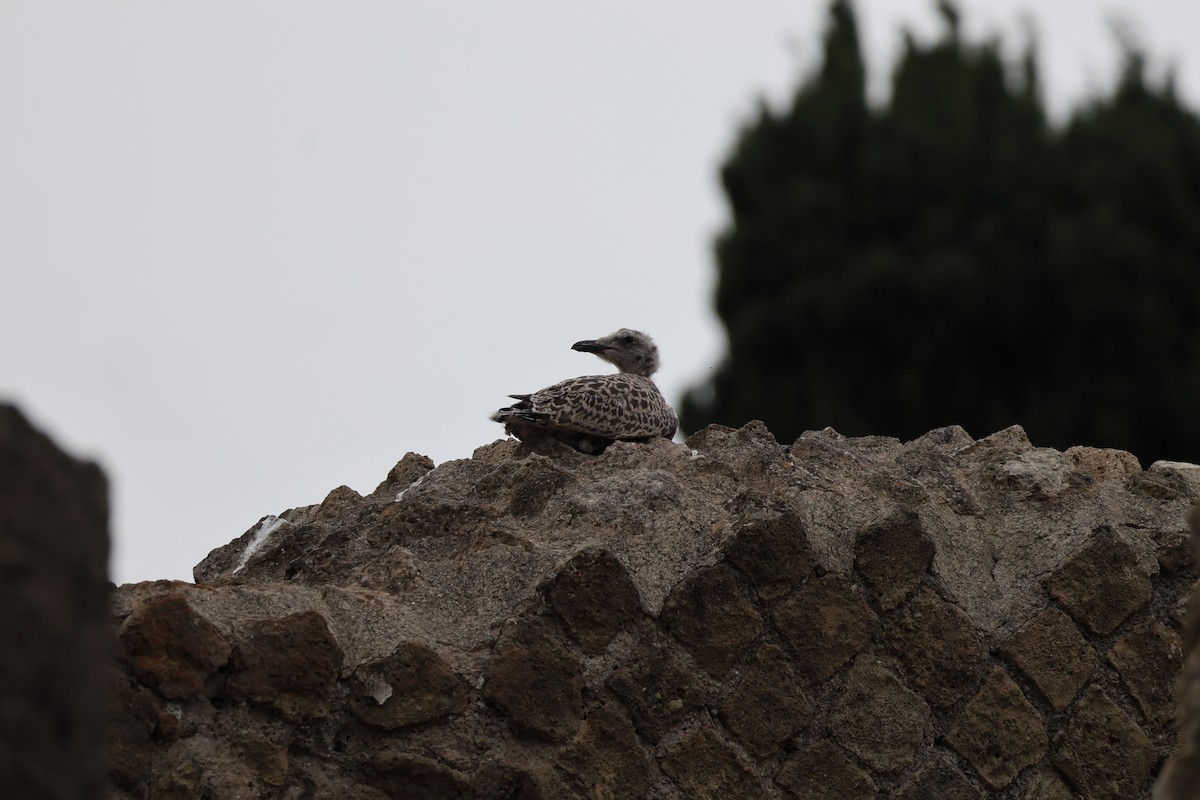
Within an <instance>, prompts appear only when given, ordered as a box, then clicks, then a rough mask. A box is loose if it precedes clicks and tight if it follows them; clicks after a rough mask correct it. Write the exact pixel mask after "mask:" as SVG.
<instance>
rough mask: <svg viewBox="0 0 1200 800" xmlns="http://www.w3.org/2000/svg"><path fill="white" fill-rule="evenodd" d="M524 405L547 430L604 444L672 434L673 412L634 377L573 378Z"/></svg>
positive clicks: (642, 380)
mask: <svg viewBox="0 0 1200 800" xmlns="http://www.w3.org/2000/svg"><path fill="white" fill-rule="evenodd" d="M527 402H528V403H529V406H530V408H529V411H532V412H533V413H534V414H536V415H537V416H538V417H539V418H540V419H541V420H544V423H543V424H545V425H546V426H547V427H552V428H557V429H561V430H570V431H576V432H578V433H585V434H588V435H590V436H601V437H604V438H608V439H648V438H652V437H655V436H665V437H667V438H670V437H671V436H673V435H674V434H675V425H676V419H675V412H674V411H672V410H671V407H670V406H669V405H667V402H666V400H664V399H663V396H662V394H661V393H659V391H658V388H657V387H656V386H655V385H654V383H653V382H652V381H650V379H648V378H643V377H641V376H638V375H627V374H616V375H585V376H583V377H581V378H571V379H569V380H565V381H562V382H561V383H556V384H554V385H553V386H548V387H546V388H545V389H542V390H541V391H539V392H534V393H533V394H532V395H530V397H529V400H528V401H527Z"/></svg>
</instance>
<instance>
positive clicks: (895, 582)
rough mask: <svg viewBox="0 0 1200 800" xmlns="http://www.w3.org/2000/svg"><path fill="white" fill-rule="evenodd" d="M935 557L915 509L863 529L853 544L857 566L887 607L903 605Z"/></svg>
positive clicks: (873, 593)
mask: <svg viewBox="0 0 1200 800" xmlns="http://www.w3.org/2000/svg"><path fill="white" fill-rule="evenodd" d="M932 559H933V543H932V542H930V541H929V538H928V537H927V536H926V535H925V531H923V530H922V529H921V523H920V520H919V519H918V518H917V516H916V514H912V513H908V514H901V515H898V516H896V517H893V518H892V519H889V520H887V521H886V522H884V523H882V524H880V525H877V526H875V527H873V528H871V529H870V530H867V531H865V532H863V533H862V534H861V535H860V536H859V537H858V542H857V543H856V544H855V546H854V566H855V567H856V568H857V569H858V572H859V574H860V575H862V576H863V578H864V579H865V580H866V582H867V585H868V586H870V587H871V593H872V595H873V596H874V598H875V602H877V603H879V605H880V606H881V607H883V608H884V609H885V610H889V609H893V608H895V607H896V606H898V605H900V603H901V602H903V600H904V598H905V597H907V596H908V595H909V594H911V593H912V591H913V590H914V589H916V588H917V584H919V583H920V582H921V578H922V577H923V576H924V575H925V571H926V570H928V569H929V562H930V561H931V560H932Z"/></svg>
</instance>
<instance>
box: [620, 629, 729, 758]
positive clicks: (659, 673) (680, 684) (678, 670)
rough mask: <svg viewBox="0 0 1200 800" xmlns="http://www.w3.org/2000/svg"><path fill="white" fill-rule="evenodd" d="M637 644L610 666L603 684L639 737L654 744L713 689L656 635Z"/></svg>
mask: <svg viewBox="0 0 1200 800" xmlns="http://www.w3.org/2000/svg"><path fill="white" fill-rule="evenodd" d="M639 644H640V646H639V647H638V648H637V650H636V652H635V655H633V656H632V657H631V658H630V659H629V661H628V662H627V663H625V664H623V665H621V666H619V667H618V668H617V669H616V670H614V672H613V674H612V675H611V677H609V679H608V682H607V686H608V688H609V689H611V690H612V692H613V693H614V694H615V695H616V696H617V697H619V698H620V699H621V702H622V703H624V704H625V707H626V708H627V709H628V710H629V716H630V718H631V719H632V720H633V724H634V727H636V728H637V731H638V733H639V734H640V735H641V736H642V738H644V739H645V740H646V741H647V742H649V743H651V744H654V743H657V742H658V740H659V739H661V738H662V736H663V734H665V733H666V732H667V731H668V730H670V729H671V728H673V727H674V726H675V725H677V724H678V723H679V722H681V721H682V720H683V719H684V717H686V716H687V715H688V714H691V713H693V712H694V711H695V710H696V709H697V708H699V707H701V706H703V705H705V704H707V703H708V702H709V700H710V699H711V698H712V697H713V696H714V695H715V694H716V691H715V687H713V686H712V685H711V684H710V683H709V682H708V680H707V679H706V678H704V677H703V676H702V675H700V674H698V673H697V671H696V670H695V669H694V668H693V667H692V666H691V665H690V663H689V662H688V661H686V660H685V657H681V656H679V655H677V654H676V653H674V652H673V651H672V650H671V649H670V647H669V646H668V645H667V644H666V643H665V642H663V641H662V640H661V639H659V638H658V637H657V636H656V635H654V634H648V635H646V636H644V637H643V638H642V640H641V642H640V643H639Z"/></svg>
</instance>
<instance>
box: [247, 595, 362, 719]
mask: <svg viewBox="0 0 1200 800" xmlns="http://www.w3.org/2000/svg"><path fill="white" fill-rule="evenodd" d="M249 631H250V633H249V635H248V636H247V637H246V638H245V639H243V640H242V641H241V642H240V643H239V644H238V645H237V647H236V648H235V649H234V651H233V655H232V657H231V658H230V662H231V674H230V676H229V681H228V683H227V684H226V691H227V692H228V693H229V695H230V696H231V697H236V698H244V699H246V700H250V701H253V702H255V703H259V704H261V705H263V706H266V707H267V708H270V709H273V710H275V711H277V712H279V713H280V714H282V715H283V716H285V717H287V718H288V719H290V720H294V721H298V720H301V719H303V718H306V717H323V716H325V715H326V714H328V713H329V703H330V701H331V699H332V695H333V691H334V681H335V680H336V679H337V677H338V673H339V671H340V670H341V667H342V650H341V648H340V647H339V646H338V643H337V641H336V640H335V639H334V638H333V635H332V634H331V633H330V632H329V626H328V624H327V623H326V622H325V618H324V617H322V616H321V615H320V614H317V613H316V612H313V611H302V612H300V613H298V614H291V615H289V616H286V617H283V618H282V619H278V620H264V621H262V622H258V623H255V624H253V625H251V626H250V627H249Z"/></svg>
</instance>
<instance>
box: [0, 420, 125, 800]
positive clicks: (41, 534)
mask: <svg viewBox="0 0 1200 800" xmlns="http://www.w3.org/2000/svg"><path fill="white" fill-rule="evenodd" d="M108 593H109V584H108V483H107V481H106V480H105V479H104V475H103V473H102V472H101V471H100V469H99V468H98V467H97V466H96V465H95V464H91V463H85V462H81V461H77V460H76V459H74V458H72V457H71V456H69V455H67V454H66V453H64V452H62V451H61V450H60V449H59V448H58V447H56V446H55V445H54V443H53V442H51V441H50V439H49V438H47V437H46V436H45V435H44V434H42V433H40V432H39V431H37V430H35V429H34V428H33V426H31V425H30V424H29V422H28V421H27V420H26V419H25V417H24V416H23V415H22V414H21V413H20V412H19V411H18V410H17V409H16V408H14V407H12V406H9V405H0V686H3V687H4V698H3V705H2V710H0V787H3V794H4V796H5V797H14V798H16V797H20V798H30V799H31V800H33V799H35V798H37V799H40V798H56V799H57V798H64V799H65V798H84V797H99V796H101V795H102V794H103V792H104V786H105V769H104V752H105V742H106V736H105V734H106V730H107V721H108V712H109V709H108V697H109V694H108V681H109V678H110V674H111V670H110V668H109V662H110V660H111V650H110V637H111V634H110V628H109V615H108Z"/></svg>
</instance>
